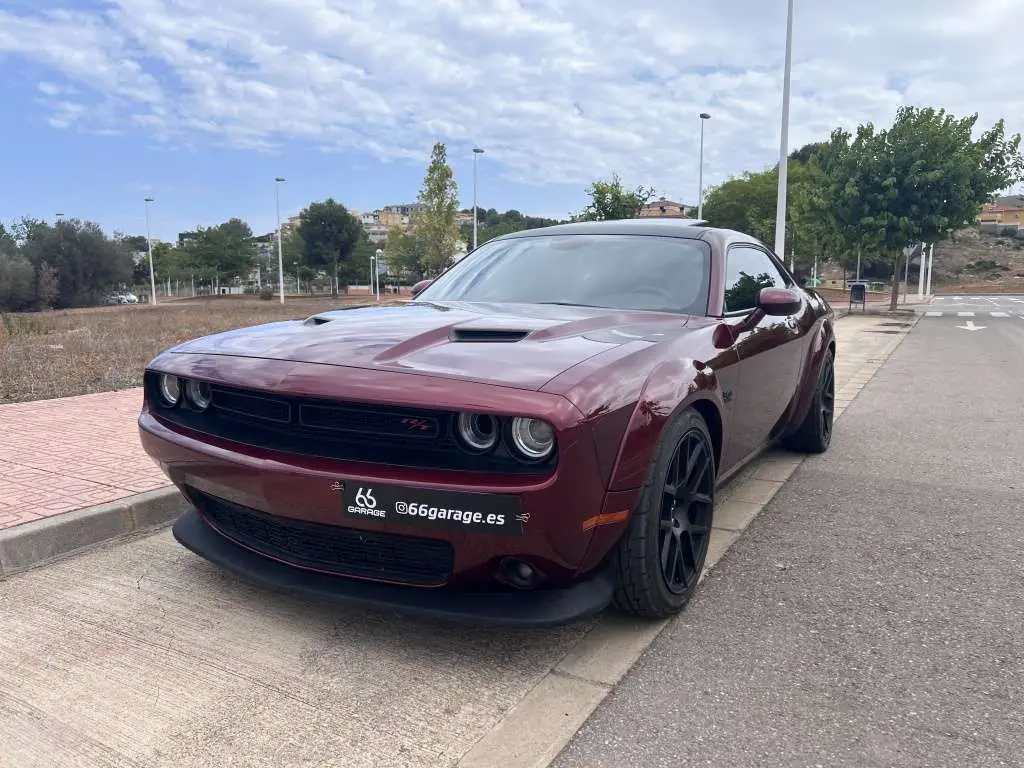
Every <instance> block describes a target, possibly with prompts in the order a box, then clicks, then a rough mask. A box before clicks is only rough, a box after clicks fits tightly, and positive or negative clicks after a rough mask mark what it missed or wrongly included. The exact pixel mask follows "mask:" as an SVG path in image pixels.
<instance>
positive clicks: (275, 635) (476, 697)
mask: <svg viewBox="0 0 1024 768" xmlns="http://www.w3.org/2000/svg"><path fill="white" fill-rule="evenodd" d="M889 323H896V326H892V325H889ZM902 323H903V321H902V320H891V319H888V318H884V317H881V318H880V317H871V316H867V317H849V318H845V319H843V320H841V321H840V322H839V324H838V331H837V333H838V337H839V338H838V343H839V350H840V351H839V368H838V370H837V385H838V388H839V392H838V395H839V396H838V402H839V404H840V407H841V408H842V407H849V406H847V405H846V404H847V403H849V402H850V401H851V399H852V398H853V396H854V395H855V394H856V392H857V391H858V390H859V389H860V388H861V387H863V386H864V384H865V382H867V381H869V380H870V377H871V375H872V374H873V372H874V370H876V369H877V367H878V365H879V364H880V363H881V362H882V360H884V358H885V357H886V356H887V355H888V354H889V352H891V350H892V349H893V348H894V346H895V345H896V344H897V343H899V341H900V340H901V338H902V337H901V336H900V335H899V334H900V333H901V332H904V331H905V330H906V329H905V328H904V327H903V326H902ZM847 421H848V419H847V417H846V416H845V415H843V417H842V419H841V421H840V422H839V427H838V430H837V437H838V436H839V435H841V434H842V433H843V430H844V429H845V425H846V423H847ZM800 461H801V459H800V457H793V456H789V455H786V454H782V453H780V452H774V453H773V454H772V455H770V456H768V457H765V458H764V459H762V460H761V461H759V462H757V463H756V464H754V465H752V466H751V467H750V468H748V470H746V471H745V472H744V473H743V474H742V475H741V477H739V478H737V479H736V481H734V482H733V483H732V484H730V486H728V488H727V489H726V490H725V492H724V493H723V502H722V514H721V517H720V519H719V527H718V530H716V531H715V536H714V538H713V542H712V554H711V555H709V557H710V559H711V561H712V564H713V562H714V561H715V560H717V559H718V558H719V557H720V556H721V555H722V554H723V553H724V552H725V551H726V550H727V549H728V548H729V547H730V546H732V545H733V544H734V543H735V542H736V541H737V539H738V537H739V535H740V534H739V531H741V530H742V529H743V528H744V527H745V526H746V525H747V524H748V523H749V522H750V520H751V519H754V518H755V516H756V515H757V513H758V511H759V510H760V509H761V507H762V506H763V504H764V502H765V501H767V500H768V499H770V498H771V496H772V495H773V494H775V493H776V492H778V491H779V489H780V488H782V487H783V483H784V482H785V480H786V478H787V477H788V476H789V475H790V474H791V473H792V472H793V471H794V469H796V467H797V466H798V465H799V463H800ZM26 525H31V524H26ZM19 527H20V526H19ZM12 530H17V527H16V528H14V529H12ZM739 540H740V541H742V539H739ZM0 543H2V542H0ZM713 583H714V580H712V581H710V582H708V585H710V584H713ZM0 615H3V617H4V622H3V632H2V633H0V766H4V768H6V767H7V766H11V768H26V767H28V766H46V768H60V767H61V766H78V765H82V766H175V767H176V768H177V767H178V766H209V765H222V764H224V765H226V764H230V765H232V766H247V765H253V766H257V765H259V766H291V765H295V766H298V765H303V766H306V765H321V766H326V765H331V766H381V767H391V766H396V767H397V766H401V767H402V768H406V767H408V768H413V767H415V768H419V767H420V766H423V767H426V766H429V767H430V768H435V767H436V766H455V765H458V766H465V767H466V768H479V767H480V766H491V765H493V766H502V768H517V766H536V765H544V764H546V763H547V762H549V761H550V759H551V758H553V757H554V756H555V755H557V754H558V751H559V749H560V748H561V747H562V745H564V744H565V743H566V742H567V741H568V739H569V738H570V737H571V736H572V734H573V732H574V731H575V730H576V728H577V727H578V726H579V725H580V724H582V723H583V722H584V720H585V719H586V717H587V716H588V715H589V714H590V713H591V712H592V711H593V710H594V708H595V707H596V706H597V705H598V703H599V702H600V701H601V700H602V699H603V698H604V697H605V696H607V695H608V693H609V691H610V690H612V688H613V686H614V685H615V684H616V683H617V682H618V681H619V679H620V678H621V677H622V675H624V674H625V673H626V671H627V670H628V669H629V667H630V666H631V665H632V664H633V662H634V661H635V660H636V658H637V657H638V656H639V655H640V653H641V652H642V651H643V650H644V648H645V647H646V646H647V645H648V644H649V643H650V642H651V641H652V639H653V638H654V637H655V635H656V634H657V633H658V632H659V631H660V630H661V629H662V628H663V626H665V625H664V624H663V623H656V624H650V623H643V622H635V621H631V620H628V619H623V618H621V617H617V616H614V615H606V616H602V617H599V618H598V619H597V620H594V621H592V622H588V623H586V624H582V625H579V626H575V627H570V628H566V629H563V630H560V631H557V632H515V633H511V632H505V631H472V632H467V631H466V629H465V628H464V627H462V628H453V627H449V626H445V625H440V624H433V623H429V622H424V621H412V620H407V619H401V618H396V617H392V616H387V615H382V614H372V613H366V612H364V611H358V610H344V609H338V608H334V607H325V606H323V605H320V604H316V603H309V602H305V601H300V600H295V599H292V598H286V597H281V596H278V595H275V594H271V593H268V592H266V591H263V590H259V589H255V588H252V587H249V586H247V585H244V584H241V583H239V582H238V581H236V580H235V579H233V578H231V577H229V576H227V575H226V574H224V573H222V572H220V571H218V570H217V569H215V568H213V567H211V566H209V565H207V564H206V563H205V562H204V561H201V560H199V559H198V558H195V557H193V556H192V555H191V554H190V553H188V552H187V551H185V550H184V549H182V548H181V547H180V546H178V545H177V544H176V543H175V542H174V541H173V539H172V538H171V536H170V534H169V532H167V531H163V532H161V533H158V534H155V535H151V536H146V537H144V538H140V539H137V540H134V541H129V542H126V543H114V544H111V545H108V546H105V547H103V548H100V549H96V550H94V551H91V552H88V553H86V554H83V555H79V556H76V557H73V558H70V559H66V560H64V561H62V562H59V563H56V564H53V565H49V566H47V567H44V568H37V569H35V570H32V571H28V572H25V573H21V574H17V575H14V576H11V577H9V578H7V579H6V580H4V581H0Z"/></svg>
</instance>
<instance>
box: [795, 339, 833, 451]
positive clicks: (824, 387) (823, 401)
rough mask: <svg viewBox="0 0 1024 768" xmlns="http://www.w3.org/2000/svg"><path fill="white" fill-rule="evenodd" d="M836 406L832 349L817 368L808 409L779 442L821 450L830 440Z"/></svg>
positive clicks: (804, 449) (797, 449) (824, 448)
mask: <svg viewBox="0 0 1024 768" xmlns="http://www.w3.org/2000/svg"><path fill="white" fill-rule="evenodd" d="M835 409H836V372H835V362H834V355H833V354H832V350H831V349H830V350H828V351H827V352H826V353H825V359H824V360H822V361H821V370H820V371H819V372H818V384H817V386H816V387H815V388H814V398H813V399H812V400H811V407H810V408H809V409H808V410H807V415H806V416H805V417H804V420H803V423H802V424H801V425H800V427H799V428H798V429H797V431H796V432H794V433H793V434H791V435H788V436H786V437H784V438H783V439H782V444H783V446H785V447H786V448H787V449H789V450H791V451H796V452H798V453H824V452H825V451H827V450H828V446H829V444H830V443H831V442H832V423H833V421H834V419H835Z"/></svg>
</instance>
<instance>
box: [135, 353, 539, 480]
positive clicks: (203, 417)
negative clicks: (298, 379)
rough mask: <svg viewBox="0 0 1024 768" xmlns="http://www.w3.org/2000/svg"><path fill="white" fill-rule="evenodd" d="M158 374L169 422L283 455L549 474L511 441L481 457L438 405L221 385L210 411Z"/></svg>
mask: <svg viewBox="0 0 1024 768" xmlns="http://www.w3.org/2000/svg"><path fill="white" fill-rule="evenodd" d="M157 376H158V374H156V373H155V372H153V371H147V372H146V377H145V386H146V394H147V398H148V401H149V404H150V407H151V408H152V409H153V410H154V412H155V413H157V414H159V415H160V417H161V418H163V419H166V420H167V421H169V422H171V423H173V424H177V425H179V426H182V427H185V428H187V429H191V430H194V431H196V432H202V433H204V434H208V435H214V436H216V437H222V438H224V439H226V440H232V441H234V442H237V443H242V444H244V445H249V446H253V447H256V448H267V449H270V450H274V451H281V452H283V453H293V454H298V455H303V456H314V457H317V458H326V459H341V460H346V461H359V462H367V463H374V464H387V465H391V466H404V467H415V468H420V469H453V470H462V471H467V472H491V473H495V474H517V475H544V474H547V473H549V472H551V470H552V469H553V468H554V466H555V464H556V462H557V450H556V451H555V452H554V453H553V454H552V455H551V457H550V459H548V460H547V461H544V462H540V463H535V464H530V463H524V462H523V461H520V460H519V459H517V458H516V457H515V456H514V455H513V454H512V453H511V451H509V449H508V447H507V445H506V444H505V441H501V443H500V444H499V447H498V448H497V449H495V450H494V451H493V452H492V453H489V454H486V455H482V456H481V455H476V454H473V453H470V452H468V451H466V450H464V449H463V448H462V447H461V445H460V444H459V442H458V441H457V440H456V438H455V432H454V421H455V414H454V413H451V412H448V411H442V410H436V409H431V408H406V407H399V406H392V405H378V404H370V403H352V402H343V401H334V400H327V399H324V398H314V397H295V396H290V395H279V394H276V393H273V392H262V391H255V390H247V389H243V388H241V387H226V386H222V385H219V384H215V385H213V386H212V387H211V390H212V395H213V397H212V401H211V404H210V406H209V408H207V409H206V410H205V411H202V412H200V411H197V410H195V409H193V408H192V407H191V406H190V405H189V403H188V401H187V400H185V401H183V402H182V403H180V404H179V405H177V406H176V407H167V406H166V405H164V404H163V402H162V400H161V399H160V397H159V396H158V395H157V394H156V392H157Z"/></svg>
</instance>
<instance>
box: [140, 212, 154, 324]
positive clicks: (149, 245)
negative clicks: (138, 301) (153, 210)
mask: <svg viewBox="0 0 1024 768" xmlns="http://www.w3.org/2000/svg"><path fill="white" fill-rule="evenodd" d="M143 202H144V203H145V204H146V248H147V249H148V250H149V303H150V304H152V305H153V306H156V272H155V271H154V270H153V239H152V238H151V237H150V236H149V204H150V203H152V202H153V198H152V197H146V198H143Z"/></svg>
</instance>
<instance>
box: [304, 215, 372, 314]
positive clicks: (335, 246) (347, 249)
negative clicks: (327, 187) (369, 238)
mask: <svg viewBox="0 0 1024 768" xmlns="http://www.w3.org/2000/svg"><path fill="white" fill-rule="evenodd" d="M362 233H363V228H362V225H361V224H360V223H359V220H358V219H357V218H356V217H355V216H353V215H352V214H351V213H350V212H349V210H348V208H346V207H345V206H344V205H342V204H341V203H339V202H337V201H335V200H334V199H333V198H327V199H326V200H324V201H322V202H317V203H311V204H310V205H309V207H308V208H306V209H305V210H304V211H302V213H301V214H300V217H299V231H298V234H299V237H300V238H301V240H302V243H303V247H304V249H305V250H304V257H305V258H304V261H305V263H306V265H307V266H309V267H312V268H313V269H327V268H329V269H330V274H331V275H332V280H331V295H332V296H337V295H338V277H339V266H340V265H341V264H342V263H344V262H345V261H347V260H348V259H349V257H351V256H352V252H353V251H354V249H355V247H356V245H357V244H358V243H359V238H360V235H361V234H362Z"/></svg>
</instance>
